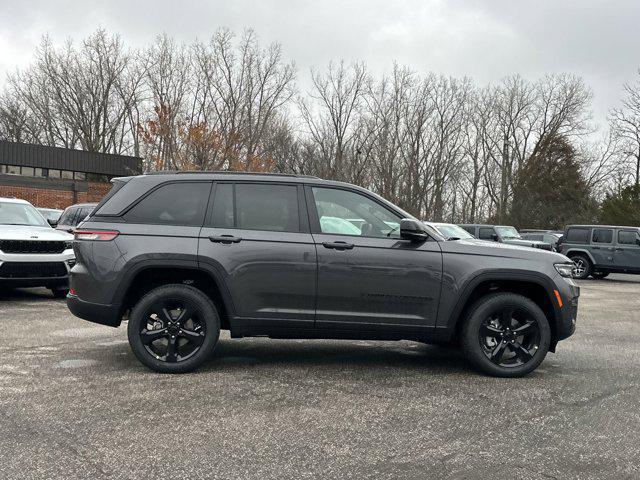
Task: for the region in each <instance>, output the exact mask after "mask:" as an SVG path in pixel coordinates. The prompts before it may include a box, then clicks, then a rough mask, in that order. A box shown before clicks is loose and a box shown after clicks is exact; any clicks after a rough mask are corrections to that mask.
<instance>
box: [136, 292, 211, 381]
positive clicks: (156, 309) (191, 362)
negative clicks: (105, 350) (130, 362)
mask: <svg viewBox="0 0 640 480" xmlns="http://www.w3.org/2000/svg"><path fill="white" fill-rule="evenodd" d="M127 332H128V336H129V345H130V346H131V350H133V353H134V354H135V356H136V357H137V358H138V360H140V361H141V362H142V363H143V364H144V365H146V366H147V367H149V368H150V369H152V370H155V371H157V372H164V373H183V372H188V371H190V370H193V369H195V368H197V367H199V366H200V365H201V364H202V363H203V362H204V361H205V360H206V359H207V358H208V357H209V356H210V355H211V353H212V352H213V349H214V348H215V345H216V343H217V342H218V337H219V335H220V316H219V315H218V310H217V308H216V306H215V305H214V303H213V302H212V301H211V299H210V298H209V297H208V296H207V295H205V294H204V293H203V292H202V291H200V290H198V289H197V288H195V287H192V286H190V285H183V284H170V285H164V286H161V287H158V288H155V289H153V290H151V291H150V292H149V293H147V294H146V295H145V296H144V297H142V298H141V299H140V300H139V301H138V303H137V304H136V305H135V306H134V307H133V309H132V310H131V314H130V316H129V325H128V327H127Z"/></svg>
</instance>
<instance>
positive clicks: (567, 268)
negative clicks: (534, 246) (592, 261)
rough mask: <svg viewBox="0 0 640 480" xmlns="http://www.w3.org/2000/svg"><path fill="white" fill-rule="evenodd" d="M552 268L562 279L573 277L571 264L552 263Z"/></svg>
mask: <svg viewBox="0 0 640 480" xmlns="http://www.w3.org/2000/svg"><path fill="white" fill-rule="evenodd" d="M553 266H554V267H556V270H557V271H558V273H559V274H560V275H562V276H563V277H573V268H574V265H573V263H554V264H553Z"/></svg>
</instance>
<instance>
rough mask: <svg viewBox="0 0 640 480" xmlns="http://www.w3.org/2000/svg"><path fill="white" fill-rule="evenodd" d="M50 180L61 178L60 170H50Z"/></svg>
mask: <svg viewBox="0 0 640 480" xmlns="http://www.w3.org/2000/svg"><path fill="white" fill-rule="evenodd" d="M49 178H60V170H55V169H53V168H50V169H49Z"/></svg>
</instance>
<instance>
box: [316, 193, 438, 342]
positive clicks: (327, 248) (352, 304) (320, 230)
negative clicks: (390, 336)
mask: <svg viewBox="0 0 640 480" xmlns="http://www.w3.org/2000/svg"><path fill="white" fill-rule="evenodd" d="M306 195H307V204H308V205H309V218H310V223H311V229H312V232H313V239H314V241H315V245H316V248H317V252H318V298H317V310H316V327H317V328H318V330H319V331H322V330H325V331H329V332H333V331H337V330H343V331H345V330H347V331H387V332H388V331H396V332H406V331H424V329H425V328H431V327H434V326H435V324H436V315H437V309H438V301H439V298H440V284H441V278H442V253H441V251H440V247H439V245H438V242H436V241H427V242H421V243H416V242H410V241H407V240H401V239H400V234H399V233H400V232H399V226H400V220H401V217H400V215H399V214H398V213H396V212H394V211H392V210H391V209H390V208H388V207H387V206H385V205H383V204H382V203H381V202H379V201H378V200H377V199H376V198H375V197H373V196H368V195H366V194H364V193H362V192H360V191H355V190H351V189H349V188H340V187H325V186H313V187H312V186H307V187H306Z"/></svg>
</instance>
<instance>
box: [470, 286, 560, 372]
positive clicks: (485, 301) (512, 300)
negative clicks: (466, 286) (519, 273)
mask: <svg viewBox="0 0 640 480" xmlns="http://www.w3.org/2000/svg"><path fill="white" fill-rule="evenodd" d="M507 306H516V307H518V308H520V309H524V310H526V311H527V313H528V314H529V315H531V316H532V317H533V318H534V319H535V320H536V321H537V322H538V326H539V329H540V345H539V347H538V351H537V352H536V353H535V354H534V356H533V358H532V359H531V360H530V361H529V362H527V363H526V364H524V365H520V366H518V367H502V366H500V365H496V364H495V363H493V362H492V361H491V360H489V358H487V356H486V355H485V353H484V352H483V351H482V347H481V345H480V340H479V331H480V326H481V324H482V322H483V321H484V320H485V319H486V318H487V317H488V316H489V315H490V314H491V313H492V312H495V311H496V310H497V309H499V308H501V307H502V308H504V307H507ZM550 343H551V328H550V326H549V321H548V320H547V317H546V316H545V314H544V313H543V312H542V310H541V309H540V307H538V305H536V304H535V303H534V302H533V301H532V300H530V299H528V298H526V297H523V296H522V295H518V294H515V293H496V294H492V295H489V296H486V297H484V298H482V299H480V300H479V301H478V302H477V303H476V304H475V305H474V307H473V308H472V310H471V312H470V314H469V317H468V318H467V321H466V323H465V325H464V328H463V333H462V344H463V350H464V352H465V355H466V357H467V359H468V360H469V361H470V362H471V363H472V364H473V365H474V366H475V367H476V368H477V369H478V370H480V371H482V372H483V373H486V374H488V375H492V376H496V377H522V376H524V375H527V374H528V373H531V372H532V371H533V370H535V369H536V368H537V367H538V366H539V365H540V364H541V363H542V361H543V360H544V358H545V356H546V355H547V352H548V351H549V345H550Z"/></svg>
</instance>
